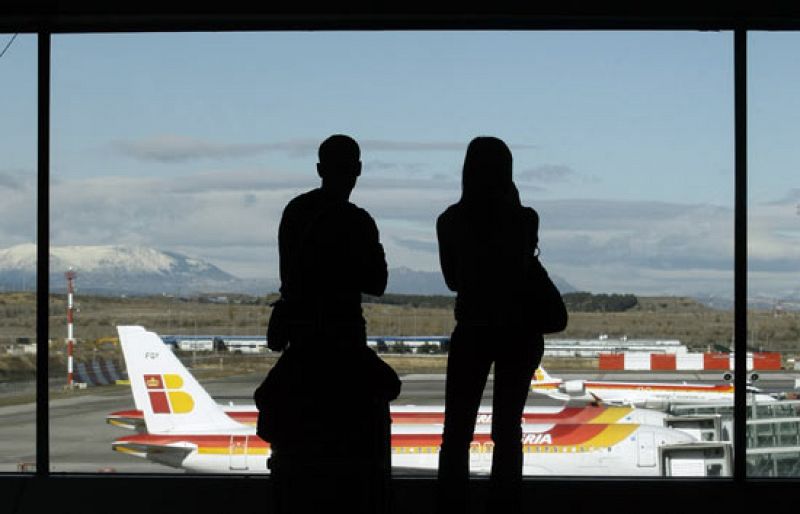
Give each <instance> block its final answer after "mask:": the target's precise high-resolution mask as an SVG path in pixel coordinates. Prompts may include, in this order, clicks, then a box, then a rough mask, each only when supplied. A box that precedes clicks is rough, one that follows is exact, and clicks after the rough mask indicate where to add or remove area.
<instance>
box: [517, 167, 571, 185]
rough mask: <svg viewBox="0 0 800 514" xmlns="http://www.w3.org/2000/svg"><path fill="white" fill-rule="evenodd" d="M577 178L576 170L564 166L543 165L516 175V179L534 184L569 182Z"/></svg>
mask: <svg viewBox="0 0 800 514" xmlns="http://www.w3.org/2000/svg"><path fill="white" fill-rule="evenodd" d="M575 176H576V173H575V170H573V169H572V168H570V167H569V166H565V165H563V164H542V165H541V166H536V167H535V168H530V169H527V170H524V171H522V172H520V173H517V174H516V179H518V180H522V181H527V180H530V181H533V182H545V183H548V184H549V183H553V182H568V181H569V180H570V179H572V178H574V177H575Z"/></svg>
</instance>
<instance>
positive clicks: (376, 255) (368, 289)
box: [359, 211, 389, 296]
mask: <svg viewBox="0 0 800 514" xmlns="http://www.w3.org/2000/svg"><path fill="white" fill-rule="evenodd" d="M363 212H364V215H365V216H364V219H363V222H362V224H363V228H364V230H363V237H364V239H363V241H364V244H363V246H362V251H361V252H359V253H360V255H359V260H360V264H361V292H362V293H366V294H371V295H373V296H381V295H382V294H383V292H384V291H385V290H386V282H387V281H388V279H389V270H388V269H387V266H386V254H385V253H384V251H383V245H382V244H381V241H380V234H379V233H378V226H377V225H376V224H375V220H373V219H372V216H370V215H369V214H368V213H367V212H366V211H363Z"/></svg>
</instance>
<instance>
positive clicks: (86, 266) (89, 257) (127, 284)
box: [0, 244, 242, 295]
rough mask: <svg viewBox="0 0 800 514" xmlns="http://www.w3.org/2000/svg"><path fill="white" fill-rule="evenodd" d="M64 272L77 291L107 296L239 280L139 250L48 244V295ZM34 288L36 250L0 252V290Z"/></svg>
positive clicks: (170, 255) (218, 287) (216, 287)
mask: <svg viewBox="0 0 800 514" xmlns="http://www.w3.org/2000/svg"><path fill="white" fill-rule="evenodd" d="M69 269H74V270H75V271H76V272H77V274H78V279H77V281H76V286H77V287H78V288H79V289H80V290H81V291H85V292H89V293H99V294H110V295H119V294H161V293H169V294H175V293H176V292H180V293H181V294H189V293H195V292H202V291H228V290H229V289H230V288H232V287H233V288H236V287H239V286H240V282H242V281H241V280H240V279H239V278H237V277H234V276H233V275H231V274H229V273H226V272H224V271H222V270H221V269H219V268H217V267H216V266H214V265H213V264H209V263H208V262H205V261H203V260H200V259H193V258H190V257H187V256H185V255H181V254H179V253H175V252H166V251H161V250H156V249H154V248H148V247H144V246H123V245H119V246H51V247H50V289H51V291H53V292H58V291H64V290H65V289H66V280H65V278H64V272H65V271H67V270H69ZM35 286H36V246H35V245H33V244H25V245H19V246H14V247H12V248H8V249H5V250H0V288H2V289H5V290H20V289H23V290H24V289H33V288H34V287H35Z"/></svg>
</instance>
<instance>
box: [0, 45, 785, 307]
mask: <svg viewBox="0 0 800 514" xmlns="http://www.w3.org/2000/svg"><path fill="white" fill-rule="evenodd" d="M9 39H10V35H0V49H2V47H3V46H5V43H6V42H7V41H8V40H9ZM749 43H750V46H749V59H750V68H749V70H748V72H749V74H748V76H749V90H748V94H749V108H750V112H749V133H750V136H749V137H750V146H749V148H748V150H749V166H750V183H749V188H750V189H749V193H750V197H749V216H750V218H749V222H750V233H749V241H750V254H749V255H750V267H751V276H750V277H751V286H750V287H751V291H752V292H753V293H754V294H762V295H770V296H774V297H783V296H788V295H800V279H799V278H798V277H800V274H799V273H798V271H800V244H799V243H800V240H799V238H800V227H798V223H800V207H798V205H800V183H799V182H800V180H798V178H797V177H798V176H800V174H798V173H797V170H796V168H797V164H798V162H800V145H797V144H796V141H797V140H798V136H799V135H800V123H799V122H800V99H798V96H797V95H796V90H797V87H796V85H797V84H798V82H800V64H797V60H796V58H795V57H796V55H797V52H798V50H800V35H797V34H791V33H790V34H781V33H753V34H751V35H750V40H749ZM52 51H53V54H52V62H53V68H52V118H51V125H52V136H51V137H52V156H51V164H52V168H51V176H52V180H53V183H52V213H53V216H52V220H51V225H52V234H51V242H52V244H54V245H75V244H84V245H89V244H141V245H147V246H153V247H156V248H160V249H164V250H172V251H179V252H182V253H186V254H188V255H190V256H193V257H199V258H203V259H206V260H208V261H210V262H211V263H213V264H215V265H217V266H219V267H220V268H222V269H223V270H225V271H228V272H230V273H232V274H234V275H237V276H240V277H243V278H270V277H275V276H276V275H277V249H276V243H277V241H276V240H277V225H278V222H279V220H280V214H281V211H282V209H283V206H284V205H285V204H286V203H287V202H288V201H289V200H290V199H291V198H292V197H294V196H296V195H297V194H299V193H301V192H303V191H306V190H309V189H311V188H314V187H316V186H317V185H318V183H319V179H318V177H317V176H316V171H315V164H316V149H317V147H318V145H319V143H320V142H321V141H322V140H323V139H324V138H326V137H327V136H328V135H330V134H334V133H345V134H349V135H351V136H353V137H354V138H355V139H356V140H358V141H359V143H360V145H361V150H362V161H363V163H364V173H363V174H362V176H361V178H360V179H359V183H358V185H357V187H356V190H355V191H354V193H353V196H352V198H351V199H352V201H354V202H355V203H356V204H358V205H360V206H362V207H364V208H366V209H367V210H368V211H369V212H370V213H371V214H372V215H373V217H374V218H375V220H376V222H377V224H378V227H379V229H380V231H381V238H382V241H383V243H384V246H385V248H386V252H387V259H388V261H389V265H390V267H400V266H404V267H408V268H412V269H418V270H423V271H438V270H439V264H438V254H437V243H436V235H435V229H434V227H435V220H436V217H437V216H438V214H439V213H441V212H442V211H443V210H444V209H445V208H446V207H447V206H448V205H449V204H451V203H453V202H456V201H457V200H458V198H459V195H460V173H461V165H462V163H463V158H464V152H465V150H466V147H467V144H468V143H469V141H470V140H471V139H472V138H473V137H475V136H478V135H494V136H497V137H500V138H502V139H503V140H504V141H506V143H508V145H509V146H510V147H511V150H512V153H513V156H514V178H515V181H516V183H517V185H518V187H519V189H520V193H521V197H522V200H523V203H525V204H526V205H530V206H532V207H534V208H535V209H536V210H537V211H538V212H539V214H540V217H541V233H540V242H541V243H540V246H541V251H542V260H543V263H544V264H545V266H546V267H547V268H548V270H550V272H551V273H554V274H556V275H559V276H561V277H563V278H564V279H566V280H567V281H568V282H570V283H571V284H573V285H574V286H575V287H577V288H578V289H582V290H590V291H594V292H633V293H638V294H719V295H729V294H730V293H731V291H732V288H733V36H732V34H731V33H729V32H559V31H552V32H550V31H548V32H522V31H520V32H505V31H483V32H481V31H472V32H460V31H449V32H445V31H442V32H437V31H430V32H391V31H388V32H275V33H189V34H185V33H182V34H121V35H108V34H98V35H81V34H78V35H59V36H55V37H54V38H53V44H52ZM35 57H36V40H35V37H34V36H32V35H21V36H20V37H18V38H17V40H16V41H15V42H14V44H13V45H12V47H11V48H9V50H8V52H7V53H6V55H5V56H4V57H3V58H2V59H0V91H2V95H0V156H2V160H0V194H3V195H4V197H5V198H6V199H7V201H5V202H3V203H2V205H0V248H3V247H9V246H12V245H15V244H20V243H24V242H31V241H32V240H33V237H34V234H35V203H34V199H35V172H36V116H35V113H36V96H35V95H36V62H35Z"/></svg>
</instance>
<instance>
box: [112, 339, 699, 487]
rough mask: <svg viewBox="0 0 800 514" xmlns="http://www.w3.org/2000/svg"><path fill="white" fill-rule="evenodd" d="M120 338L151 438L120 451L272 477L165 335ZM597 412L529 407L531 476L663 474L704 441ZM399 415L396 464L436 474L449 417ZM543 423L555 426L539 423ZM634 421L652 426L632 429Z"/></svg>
mask: <svg viewBox="0 0 800 514" xmlns="http://www.w3.org/2000/svg"><path fill="white" fill-rule="evenodd" d="M118 330H119V335H120V341H121V343H122V344H121V346H122V349H123V354H124V356H125V361H126V364H127V367H128V375H129V377H130V383H131V389H132V391H133V396H134V403H135V404H136V406H137V407H138V408H140V409H141V412H142V417H143V418H144V423H145V426H146V429H147V433H139V434H134V435H129V436H126V437H121V438H119V439H117V440H116V441H114V442H113V443H112V448H113V449H114V450H115V451H118V452H122V453H126V454H129V455H132V456H136V457H141V458H146V459H149V460H151V461H153V462H157V463H160V464H165V465H169V466H173V467H178V468H183V469H186V470H188V471H193V472H208V473H267V472H268V469H267V458H268V457H269V453H270V448H269V444H268V443H267V442H265V441H263V440H262V439H260V438H259V437H258V436H257V435H256V434H255V427H254V426H252V425H248V424H243V423H241V422H239V421H237V420H236V419H234V418H233V417H232V416H231V415H230V412H233V410H232V411H230V412H229V413H226V412H225V411H224V410H223V409H222V408H221V407H220V405H218V404H217V403H216V402H215V401H214V400H213V399H212V398H211V396H210V395H209V394H208V393H207V392H206V391H205V390H204V389H203V388H202V386H200V384H199V383H198V382H197V381H196V380H195V378H194V377H193V376H192V375H191V374H190V373H189V372H188V371H187V370H186V368H185V367H184V366H183V365H182V364H181V363H180V361H179V360H178V359H177V357H175V355H174V354H173V353H172V351H171V350H170V349H168V348H167V347H165V346H164V344H163V342H162V341H161V339H160V338H159V337H158V335H156V334H155V333H152V332H147V331H146V330H145V329H144V328H142V327H138V326H121V327H118ZM594 407H596V408H595V409H594V410H592V409H588V410H586V409H585V410H581V409H580V408H575V407H563V406H557V407H541V408H538V410H536V409H537V408H533V409H527V412H526V415H525V416H524V419H523V421H524V423H523V424H522V430H523V436H522V443H523V452H524V458H523V472H524V474H526V475H543V474H547V475H553V474H555V475H637V476H643V475H660V474H663V470H662V469H661V464H660V461H659V455H660V449H666V448H668V447H669V446H670V445H686V444H692V443H693V442H695V441H696V439H695V438H694V437H693V436H692V435H689V434H687V433H684V432H681V431H678V430H673V429H669V428H665V427H663V426H657V425H660V424H662V422H663V419H664V417H663V413H650V414H648V413H646V411H640V410H639V409H632V408H630V407H626V408H625V409H626V410H620V409H619V408H613V407H608V406H598V405H595V406H594ZM568 409H573V411H569V410H568ZM238 411H239V412H243V410H241V409H239V410H238ZM635 412H636V413H637V414H635V415H633V413H635ZM392 415H393V417H395V418H396V419H400V418H403V417H404V416H405V419H406V420H408V421H409V422H398V421H395V422H394V423H393V425H392V436H391V452H392V466H393V467H394V468H397V469H400V468H407V469H414V470H430V471H434V470H436V469H437V466H438V451H439V445H440V444H441V431H442V424H441V423H440V422H438V423H437V422H432V421H436V420H438V419H441V416H442V408H441V407H438V408H432V407H423V406H409V407H395V408H394V409H393V410H392ZM482 415H483V416H484V418H483V423H481V421H482V420H481V418H480V417H479V419H478V423H477V424H476V430H475V437H474V440H473V443H472V447H471V451H470V469H471V471H472V472H474V473H479V474H480V473H488V472H489V470H490V467H491V456H492V450H493V447H494V445H493V443H492V441H491V436H490V433H489V432H490V424H487V423H486V421H490V418H488V417H487V416H490V413H487V412H486V411H484V413H483V414H482ZM582 416H583V418H582ZM626 416H630V417H628V418H627V419H626ZM637 416H638V417H637ZM615 418H616V419H615ZM545 419H548V420H549V422H546V423H544V422H541V421H543V420H545ZM634 419H639V420H640V421H648V422H650V423H653V424H641V423H633V422H629V421H630V420H634ZM529 420H535V421H539V422H537V423H531V422H529ZM565 421H566V422H565ZM620 421H623V422H620Z"/></svg>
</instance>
